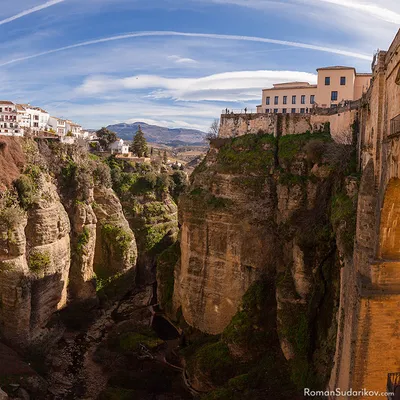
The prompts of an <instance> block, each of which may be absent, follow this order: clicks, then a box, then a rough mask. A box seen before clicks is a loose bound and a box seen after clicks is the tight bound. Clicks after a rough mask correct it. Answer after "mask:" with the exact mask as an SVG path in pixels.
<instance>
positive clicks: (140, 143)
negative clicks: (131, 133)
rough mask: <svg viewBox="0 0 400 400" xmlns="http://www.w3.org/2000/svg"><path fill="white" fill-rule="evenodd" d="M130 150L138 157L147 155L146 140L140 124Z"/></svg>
mask: <svg viewBox="0 0 400 400" xmlns="http://www.w3.org/2000/svg"><path fill="white" fill-rule="evenodd" d="M132 152H133V153H134V154H136V155H137V156H138V157H146V156H147V155H148V148H147V141H146V138H145V137H144V133H143V131H142V129H141V127H140V125H139V128H138V131H137V132H136V134H135V137H134V138H133V143H132Z"/></svg>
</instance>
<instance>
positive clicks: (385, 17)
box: [0, 0, 400, 130]
mask: <svg viewBox="0 0 400 400" xmlns="http://www.w3.org/2000/svg"><path fill="white" fill-rule="evenodd" d="M2 3H6V4H2V6H1V8H0V37H1V38H2V41H1V42H0V50H1V52H0V84H1V88H2V94H1V96H0V97H2V98H3V99H7V100H13V101H16V102H24V103H26V102H29V103H31V104H35V105H38V106H41V107H43V108H45V109H47V110H48V111H49V112H50V113H51V114H52V115H56V116H60V117H65V118H70V119H73V120H76V121H77V122H79V123H81V124H83V125H84V126H85V127H86V128H99V127H101V126H103V125H108V124H113V123H117V122H134V121H144V122H147V123H155V124H158V125H162V126H168V127H192V128H198V129H203V130H207V127H208V126H209V125H210V123H211V122H212V120H213V119H214V118H218V116H219V114H220V112H221V110H222V109H225V108H226V107H228V108H230V109H241V108H244V107H245V106H247V108H249V109H252V108H255V106H256V105H257V104H259V102H260V99H261V89H262V88H265V87H269V86H271V85H272V83H274V82H284V81H292V80H302V81H303V80H308V81H311V82H313V81H315V79H316V76H315V74H316V71H315V69H316V68H317V67H321V66H327V65H350V66H355V67H356V68H357V69H358V70H359V71H360V72H369V71H370V64H371V58H372V55H373V53H374V52H375V51H376V50H377V49H378V48H380V49H387V48H388V46H389V45H390V43H391V41H392V39H393V38H394V36H395V34H396V32H397V30H398V28H399V26H400V2H399V1H398V0H376V1H374V2H370V1H366V0H281V1H279V0H277V1H269V0H147V1H146V0H51V1H46V0H13V1H3V2H2Z"/></svg>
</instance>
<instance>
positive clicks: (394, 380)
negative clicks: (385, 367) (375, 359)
mask: <svg viewBox="0 0 400 400" xmlns="http://www.w3.org/2000/svg"><path fill="white" fill-rule="evenodd" d="M387 392H388V393H393V394H392V395H389V394H388V400H398V399H400V372H395V373H391V374H388V380H387Z"/></svg>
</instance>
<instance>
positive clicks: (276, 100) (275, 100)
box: [274, 96, 279, 104]
mask: <svg viewBox="0 0 400 400" xmlns="http://www.w3.org/2000/svg"><path fill="white" fill-rule="evenodd" d="M278 102H279V96H275V98H274V104H278Z"/></svg>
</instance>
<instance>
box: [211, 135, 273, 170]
mask: <svg viewBox="0 0 400 400" xmlns="http://www.w3.org/2000/svg"><path fill="white" fill-rule="evenodd" d="M275 145H276V139H275V138H274V136H273V135H268V134H265V135H244V136H239V137H237V138H233V139H230V140H229V141H228V142H227V143H226V144H224V145H223V146H222V147H221V148H220V149H219V151H218V154H217V167H216V168H217V171H218V172H221V173H262V172H264V173H266V172H268V171H269V169H270V168H271V166H273V165H274V152H275Z"/></svg>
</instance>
